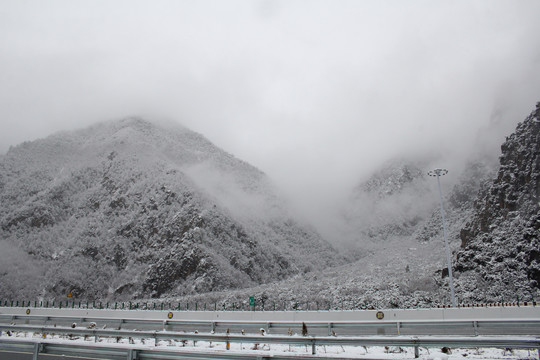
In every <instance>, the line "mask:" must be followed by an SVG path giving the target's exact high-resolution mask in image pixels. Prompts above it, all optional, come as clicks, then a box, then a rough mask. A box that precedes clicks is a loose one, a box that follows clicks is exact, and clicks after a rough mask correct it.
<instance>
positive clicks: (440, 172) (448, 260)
mask: <svg viewBox="0 0 540 360" xmlns="http://www.w3.org/2000/svg"><path fill="white" fill-rule="evenodd" d="M446 174H448V170H446V169H435V170H431V171H429V172H428V175H429V176H436V177H437V185H438V187H439V200H440V203H441V217H442V223H443V234H444V246H445V248H446V263H447V265H448V281H449V283H450V298H451V300H452V307H456V294H455V292H454V278H453V276H452V258H451V257H450V247H449V246H448V235H447V232H446V219H445V216H444V208H443V199H442V192H441V180H440V177H441V176H444V175H446Z"/></svg>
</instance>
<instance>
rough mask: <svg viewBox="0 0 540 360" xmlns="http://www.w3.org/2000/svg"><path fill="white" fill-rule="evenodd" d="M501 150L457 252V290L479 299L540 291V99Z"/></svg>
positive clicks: (523, 295)
mask: <svg viewBox="0 0 540 360" xmlns="http://www.w3.org/2000/svg"><path fill="white" fill-rule="evenodd" d="M501 150H502V155H501V157H500V168H499V172H498V175H497V178H496V179H495V180H494V181H493V182H491V183H488V184H486V185H485V186H484V187H483V189H482V191H481V192H480V194H479V197H478V200H477V201H476V202H475V204H474V215H473V216H472V217H471V219H470V221H468V222H467V224H466V226H465V227H464V228H463V230H462V231H461V240H462V249H460V250H459V251H458V253H457V263H456V270H457V281H456V284H457V289H458V291H459V292H460V293H462V294H463V296H464V297H465V298H469V299H474V300H477V301H501V298H502V299H504V298H507V299H508V298H512V299H513V298H515V297H516V296H519V297H521V298H522V299H527V300H529V299H531V298H535V297H536V298H537V297H538V296H540V291H539V290H540V240H539V235H540V201H539V199H540V103H538V104H537V107H536V110H535V111H533V112H532V113H531V115H530V116H529V117H528V118H527V119H525V121H523V122H522V123H520V124H519V125H518V127H517V129H516V132H515V133H514V134H512V135H511V136H509V137H508V138H507V139H506V142H505V143H504V144H503V145H502V146H501Z"/></svg>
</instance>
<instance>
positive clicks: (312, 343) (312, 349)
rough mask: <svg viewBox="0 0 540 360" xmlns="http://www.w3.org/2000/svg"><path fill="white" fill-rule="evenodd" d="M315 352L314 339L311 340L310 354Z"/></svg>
mask: <svg viewBox="0 0 540 360" xmlns="http://www.w3.org/2000/svg"><path fill="white" fill-rule="evenodd" d="M316 353H317V348H316V346H315V339H313V340H311V355H315V354H316Z"/></svg>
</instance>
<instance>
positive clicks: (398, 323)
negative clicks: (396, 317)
mask: <svg viewBox="0 0 540 360" xmlns="http://www.w3.org/2000/svg"><path fill="white" fill-rule="evenodd" d="M396 326H397V334H398V335H399V328H400V327H401V323H400V322H399V321H398V322H397V323H396Z"/></svg>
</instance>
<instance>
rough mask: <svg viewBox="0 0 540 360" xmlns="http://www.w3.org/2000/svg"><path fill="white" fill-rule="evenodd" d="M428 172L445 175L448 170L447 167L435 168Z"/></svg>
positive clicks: (433, 174) (431, 174)
mask: <svg viewBox="0 0 540 360" xmlns="http://www.w3.org/2000/svg"><path fill="white" fill-rule="evenodd" d="M427 174H428V175H429V176H443V175H446V174H448V170H446V169H435V170H430V171H428V173H427Z"/></svg>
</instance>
